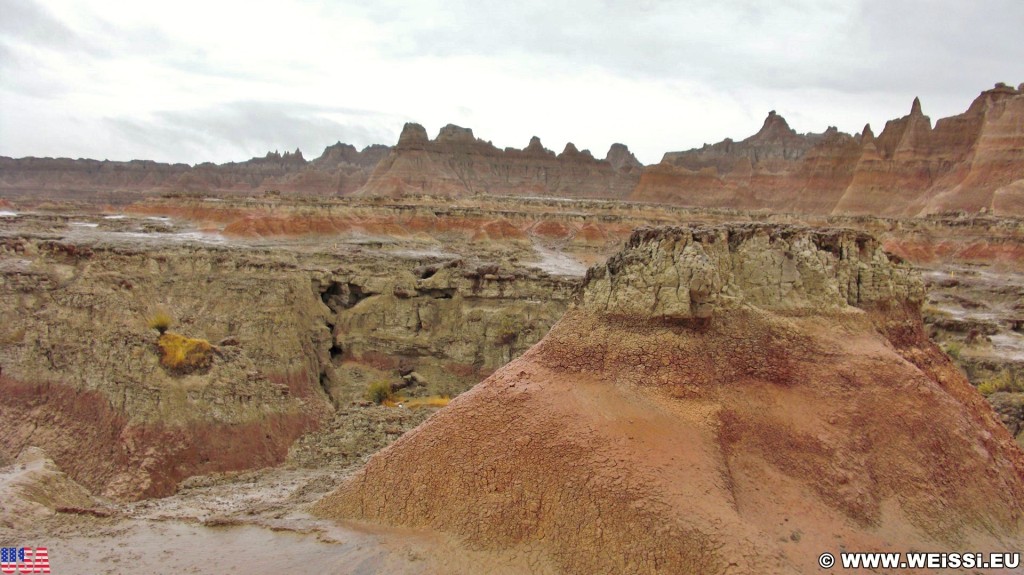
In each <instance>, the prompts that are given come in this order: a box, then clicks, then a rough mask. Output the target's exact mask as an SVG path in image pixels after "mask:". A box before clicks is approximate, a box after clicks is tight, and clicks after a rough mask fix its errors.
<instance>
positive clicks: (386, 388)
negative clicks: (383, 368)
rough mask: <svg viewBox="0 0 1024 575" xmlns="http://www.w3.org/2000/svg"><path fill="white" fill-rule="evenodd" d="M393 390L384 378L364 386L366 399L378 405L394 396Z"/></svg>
mask: <svg viewBox="0 0 1024 575" xmlns="http://www.w3.org/2000/svg"><path fill="white" fill-rule="evenodd" d="M394 395H395V392H394V391H392V390H391V383H390V382H387V381H384V380H377V381H374V382H371V383H370V385H369V386H367V388H366V399H368V400H370V401H372V402H374V403H376V404H377V405H380V404H382V403H384V402H386V401H391V400H392V399H393V398H394Z"/></svg>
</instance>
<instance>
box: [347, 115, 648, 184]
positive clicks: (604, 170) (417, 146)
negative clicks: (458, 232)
mask: <svg viewBox="0 0 1024 575" xmlns="http://www.w3.org/2000/svg"><path fill="white" fill-rule="evenodd" d="M639 171H640V166H639V162H637V160H636V158H635V157H633V155H632V154H630V153H629V150H628V149H626V148H625V146H623V145H621V144H615V145H613V146H612V147H611V149H610V150H609V152H608V158H607V159H606V160H596V159H594V157H593V156H592V155H591V153H590V152H589V151H587V150H584V151H582V152H581V151H579V150H577V149H576V146H574V145H573V144H572V143H571V142H570V143H569V144H566V146H565V150H564V151H563V152H562V153H561V154H558V155H555V153H554V152H552V151H550V150H547V149H545V148H544V146H543V145H541V143H540V139H539V138H537V137H534V138H532V139H531V140H530V143H529V145H527V146H526V148H524V149H522V150H517V149H514V148H506V149H504V150H500V149H498V148H496V147H494V146H493V145H492V144H491V143H490V142H485V141H483V140H480V139H478V138H476V137H474V136H473V131H472V130H470V129H467V128H461V127H459V126H454V125H451V124H449V125H447V126H445V127H443V128H441V130H440V132H439V133H438V135H437V138H435V139H433V140H431V139H429V138H428V137H427V132H426V130H425V129H424V128H423V126H420V125H419V124H406V125H405V127H404V128H403V130H402V135H401V136H400V137H399V139H398V145H396V146H395V148H394V149H393V150H392V151H391V153H390V154H389V155H388V157H386V158H385V159H384V160H383V161H381V163H380V164H378V165H377V167H376V169H375V170H374V171H373V174H372V175H371V176H370V180H369V181H368V182H367V183H366V185H365V186H364V187H363V188H362V189H361V190H360V192H359V193H360V194H362V195H386V196H398V195H410V194H429V195H437V196H464V195H473V194H491V195H502V196H506V195H508V196H554V197H565V198H622V197H625V196H626V195H627V194H629V192H630V191H631V190H632V189H633V187H634V186H635V185H636V181H637V177H638V175H639Z"/></svg>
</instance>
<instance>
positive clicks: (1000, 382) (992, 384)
mask: <svg viewBox="0 0 1024 575" xmlns="http://www.w3.org/2000/svg"><path fill="white" fill-rule="evenodd" d="M978 391H979V392H980V393H981V394H982V395H984V396H989V395H992V394H993V393H996V392H999V391H1009V392H1017V393H1020V392H1024V381H1018V380H1017V379H1016V378H1015V377H1014V376H1013V374H1012V373H1010V371H1009V370H1004V371H1000V372H999V373H997V374H995V375H993V376H992V377H990V378H988V379H986V380H985V381H982V382H981V383H979V384H978Z"/></svg>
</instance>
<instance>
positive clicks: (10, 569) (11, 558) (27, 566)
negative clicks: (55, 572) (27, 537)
mask: <svg viewBox="0 0 1024 575" xmlns="http://www.w3.org/2000/svg"><path fill="white" fill-rule="evenodd" d="M0 572H2V573H3V574H4V575H14V574H17V573H49V572H50V554H49V552H47V550H46V547H0Z"/></svg>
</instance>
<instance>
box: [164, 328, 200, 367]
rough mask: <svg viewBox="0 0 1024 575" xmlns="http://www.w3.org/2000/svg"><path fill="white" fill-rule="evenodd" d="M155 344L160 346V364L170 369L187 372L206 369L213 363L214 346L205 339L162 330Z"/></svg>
mask: <svg viewBox="0 0 1024 575" xmlns="http://www.w3.org/2000/svg"><path fill="white" fill-rule="evenodd" d="M157 346H159V347H160V365H162V366H164V367H165V368H167V369H170V370H172V371H177V372H184V373H188V372H192V371H196V370H199V369H206V368H208V367H210V364H212V363H213V351H214V348H213V346H212V345H210V342H208V341H206V340H205V339H198V338H191V337H185V336H183V335H178V334H176V333H172V332H164V333H162V334H161V335H160V339H158V340H157Z"/></svg>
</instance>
